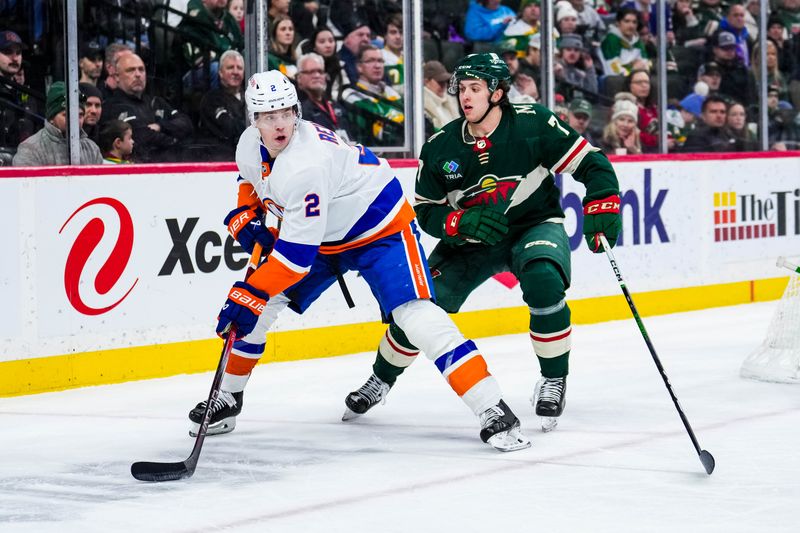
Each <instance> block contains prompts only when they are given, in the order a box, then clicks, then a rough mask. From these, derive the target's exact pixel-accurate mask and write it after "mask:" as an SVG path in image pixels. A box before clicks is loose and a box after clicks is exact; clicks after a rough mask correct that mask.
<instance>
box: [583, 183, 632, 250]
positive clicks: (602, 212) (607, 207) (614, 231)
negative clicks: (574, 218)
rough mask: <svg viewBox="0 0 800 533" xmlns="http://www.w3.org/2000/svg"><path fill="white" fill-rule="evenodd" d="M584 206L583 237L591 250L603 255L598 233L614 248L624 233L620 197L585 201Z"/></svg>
mask: <svg viewBox="0 0 800 533" xmlns="http://www.w3.org/2000/svg"><path fill="white" fill-rule="evenodd" d="M584 204H585V205H584V206H583V235H584V237H586V243H587V244H588V245H589V249H590V250H591V251H593V252H594V253H596V254H599V253H602V252H603V251H604V250H603V246H602V244H600V239H599V238H598V237H597V234H598V233H602V234H604V235H605V236H606V239H608V244H609V245H610V246H611V247H612V248H613V247H614V245H615V244H616V242H617V237H619V232H620V231H622V218H621V217H620V214H619V195H617V194H612V195H611V196H608V197H606V198H602V199H600V200H589V201H586V200H584Z"/></svg>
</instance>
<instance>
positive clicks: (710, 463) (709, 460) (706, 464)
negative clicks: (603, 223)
mask: <svg viewBox="0 0 800 533" xmlns="http://www.w3.org/2000/svg"><path fill="white" fill-rule="evenodd" d="M598 237H599V238H600V242H601V243H602V244H603V250H605V252H606V257H608V262H609V263H611V268H612V269H613V270H614V274H615V275H616V276H617V282H619V286H620V288H621V289H622V294H624V295H625V299H626V300H627V301H628V307H630V308H631V313H633V319H634V320H635V321H636V325H637V326H639V332H640V333H641V334H642V338H644V342H645V344H647V349H648V350H650V355H652V356H653V362H654V363H655V364H656V368H658V373H659V374H661V379H663V380H664V385H665V386H666V387H667V391H669V395H670V397H671V398H672V403H674V404H675V408H676V409H677V410H678V414H679V415H680V417H681V421H682V422H683V425H684V427H685V428H686V431H687V432H688V433H689V438H690V439H692V444H693V445H694V449H695V451H697V455H698V457H700V462H701V463H703V468H705V470H706V474H708V475H711V472H713V471H714V466H715V461H714V456H712V455H711V454H710V453H708V451H706V450H702V449H700V444H698V442H697V437H695V436H694V431H692V426H690V425H689V420H688V419H687V418H686V414H685V413H684V412H683V409H682V408H681V404H680V403H678V397H677V396H675V392H674V391H673V390H672V385H671V384H670V382H669V378H668V377H667V373H666V371H665V370H664V367H663V365H662V364H661V360H660V359H659V358H658V355H656V349H655V347H653V343H652V342H651V341H650V336H649V335H648V334H647V330H646V329H645V327H644V323H643V322H642V318H641V317H640V316H639V312H638V311H637V310H636V306H635V305H634V304H633V299H632V298H631V293H630V292H629V291H628V287H627V286H625V281H624V280H623V279H622V274H621V273H620V271H619V267H618V266H617V261H616V260H615V259H614V254H613V253H612V252H611V246H609V244H608V241H607V240H606V236H605V235H603V234H602V233H600V234H598Z"/></svg>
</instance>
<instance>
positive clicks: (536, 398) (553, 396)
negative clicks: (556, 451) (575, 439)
mask: <svg viewBox="0 0 800 533" xmlns="http://www.w3.org/2000/svg"><path fill="white" fill-rule="evenodd" d="M566 394H567V378H566V376H565V377H561V378H542V379H540V380H539V382H538V383H536V388H535V389H534V391H533V398H531V403H532V404H533V406H534V408H535V410H536V414H537V415H539V416H540V417H541V424H542V431H544V432H545V433H547V432H548V431H553V430H554V429H555V428H556V426H557V425H558V417H559V416H561V413H563V412H564V406H565V405H566Z"/></svg>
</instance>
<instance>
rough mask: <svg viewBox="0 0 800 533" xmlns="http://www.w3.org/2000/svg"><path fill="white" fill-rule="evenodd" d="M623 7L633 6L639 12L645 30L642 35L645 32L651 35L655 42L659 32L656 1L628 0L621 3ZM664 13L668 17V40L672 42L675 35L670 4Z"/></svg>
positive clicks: (665, 7)
mask: <svg viewBox="0 0 800 533" xmlns="http://www.w3.org/2000/svg"><path fill="white" fill-rule="evenodd" d="M623 8H631V9H635V10H636V11H638V12H639V20H641V21H642V26H643V28H642V30H643V31H642V32H640V36H641V35H645V34H646V35H649V36H651V37H652V40H653V42H655V36H656V35H657V34H658V7H657V6H656V1H655V0H628V1H625V2H622V3H621V4H620V6H619V9H623ZM664 14H665V15H666V17H667V20H666V28H667V41H668V42H671V41H674V39H675V36H674V33H673V28H672V12H671V10H670V8H669V5H666V6H664Z"/></svg>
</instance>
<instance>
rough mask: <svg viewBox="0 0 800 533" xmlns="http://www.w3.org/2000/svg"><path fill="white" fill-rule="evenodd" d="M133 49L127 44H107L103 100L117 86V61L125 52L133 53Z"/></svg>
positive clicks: (104, 62)
mask: <svg viewBox="0 0 800 533" xmlns="http://www.w3.org/2000/svg"><path fill="white" fill-rule="evenodd" d="M132 53H133V49H132V48H131V47H130V46H128V45H127V44H121V43H111V44H109V45H108V46H106V57H105V61H103V67H104V68H105V71H106V79H105V81H103V84H102V85H101V86H100V90H101V91H103V100H104V101H105V100H108V99H109V98H110V97H111V95H112V94H113V92H114V90H115V89H116V88H117V61H119V58H120V57H122V56H124V55H125V54H132Z"/></svg>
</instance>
